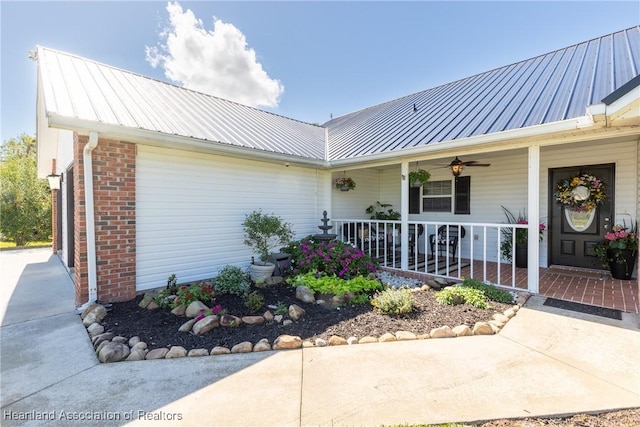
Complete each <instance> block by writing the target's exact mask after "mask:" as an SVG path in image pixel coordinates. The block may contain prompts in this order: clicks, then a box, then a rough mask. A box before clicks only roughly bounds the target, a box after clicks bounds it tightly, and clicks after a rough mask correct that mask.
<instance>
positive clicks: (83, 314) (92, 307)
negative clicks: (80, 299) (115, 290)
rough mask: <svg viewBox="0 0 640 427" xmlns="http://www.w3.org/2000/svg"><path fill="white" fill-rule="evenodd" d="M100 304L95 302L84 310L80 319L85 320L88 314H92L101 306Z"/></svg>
mask: <svg viewBox="0 0 640 427" xmlns="http://www.w3.org/2000/svg"><path fill="white" fill-rule="evenodd" d="M99 305H100V304H98V303H97V302H94V303H92V304H89V306H88V307H87V308H85V309H84V310H82V313H81V314H80V319H82V320H84V318H85V317H87V314H89V313H91V311H92V310H93V309H94V308H96V307H97V306H99Z"/></svg>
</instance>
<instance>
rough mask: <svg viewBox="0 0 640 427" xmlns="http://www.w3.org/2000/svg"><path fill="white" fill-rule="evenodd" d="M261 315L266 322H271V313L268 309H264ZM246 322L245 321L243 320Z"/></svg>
mask: <svg viewBox="0 0 640 427" xmlns="http://www.w3.org/2000/svg"><path fill="white" fill-rule="evenodd" d="M262 317H263V318H264V320H265V321H266V322H273V313H272V312H271V311H269V310H267V311H265V312H264V314H263V315H262ZM245 323H247V322H245Z"/></svg>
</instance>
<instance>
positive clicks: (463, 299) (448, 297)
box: [435, 286, 489, 309]
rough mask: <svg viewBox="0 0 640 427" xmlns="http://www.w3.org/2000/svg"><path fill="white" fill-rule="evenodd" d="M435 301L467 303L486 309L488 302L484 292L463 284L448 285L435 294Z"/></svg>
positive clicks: (449, 303)
mask: <svg viewBox="0 0 640 427" xmlns="http://www.w3.org/2000/svg"><path fill="white" fill-rule="evenodd" d="M435 298H436V301H438V302H439V303H441V304H447V305H458V304H469V305H472V306H474V307H477V308H482V309H487V308H489V303H488V302H487V297H486V296H485V295H484V293H483V292H482V291H480V290H478V289H473V288H469V287H464V286H450V287H448V288H444V289H443V290H441V291H438V292H436V294H435Z"/></svg>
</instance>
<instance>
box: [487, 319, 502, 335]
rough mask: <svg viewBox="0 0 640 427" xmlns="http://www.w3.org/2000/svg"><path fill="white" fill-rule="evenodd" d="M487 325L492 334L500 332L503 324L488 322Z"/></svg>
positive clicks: (493, 321)
mask: <svg viewBox="0 0 640 427" xmlns="http://www.w3.org/2000/svg"><path fill="white" fill-rule="evenodd" d="M488 323H489V326H490V327H491V329H492V330H493V333H494V334H497V333H498V332H500V330H501V329H502V328H503V327H504V323H502V322H498V321H497V320H489V322H488Z"/></svg>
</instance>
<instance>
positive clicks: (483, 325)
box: [473, 322, 494, 335]
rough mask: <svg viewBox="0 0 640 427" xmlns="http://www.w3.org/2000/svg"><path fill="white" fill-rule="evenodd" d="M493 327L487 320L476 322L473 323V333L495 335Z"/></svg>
mask: <svg viewBox="0 0 640 427" xmlns="http://www.w3.org/2000/svg"><path fill="white" fill-rule="evenodd" d="M493 334H494V332H493V328H491V326H490V325H489V323H487V322H476V324H475V325H473V335H493Z"/></svg>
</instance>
